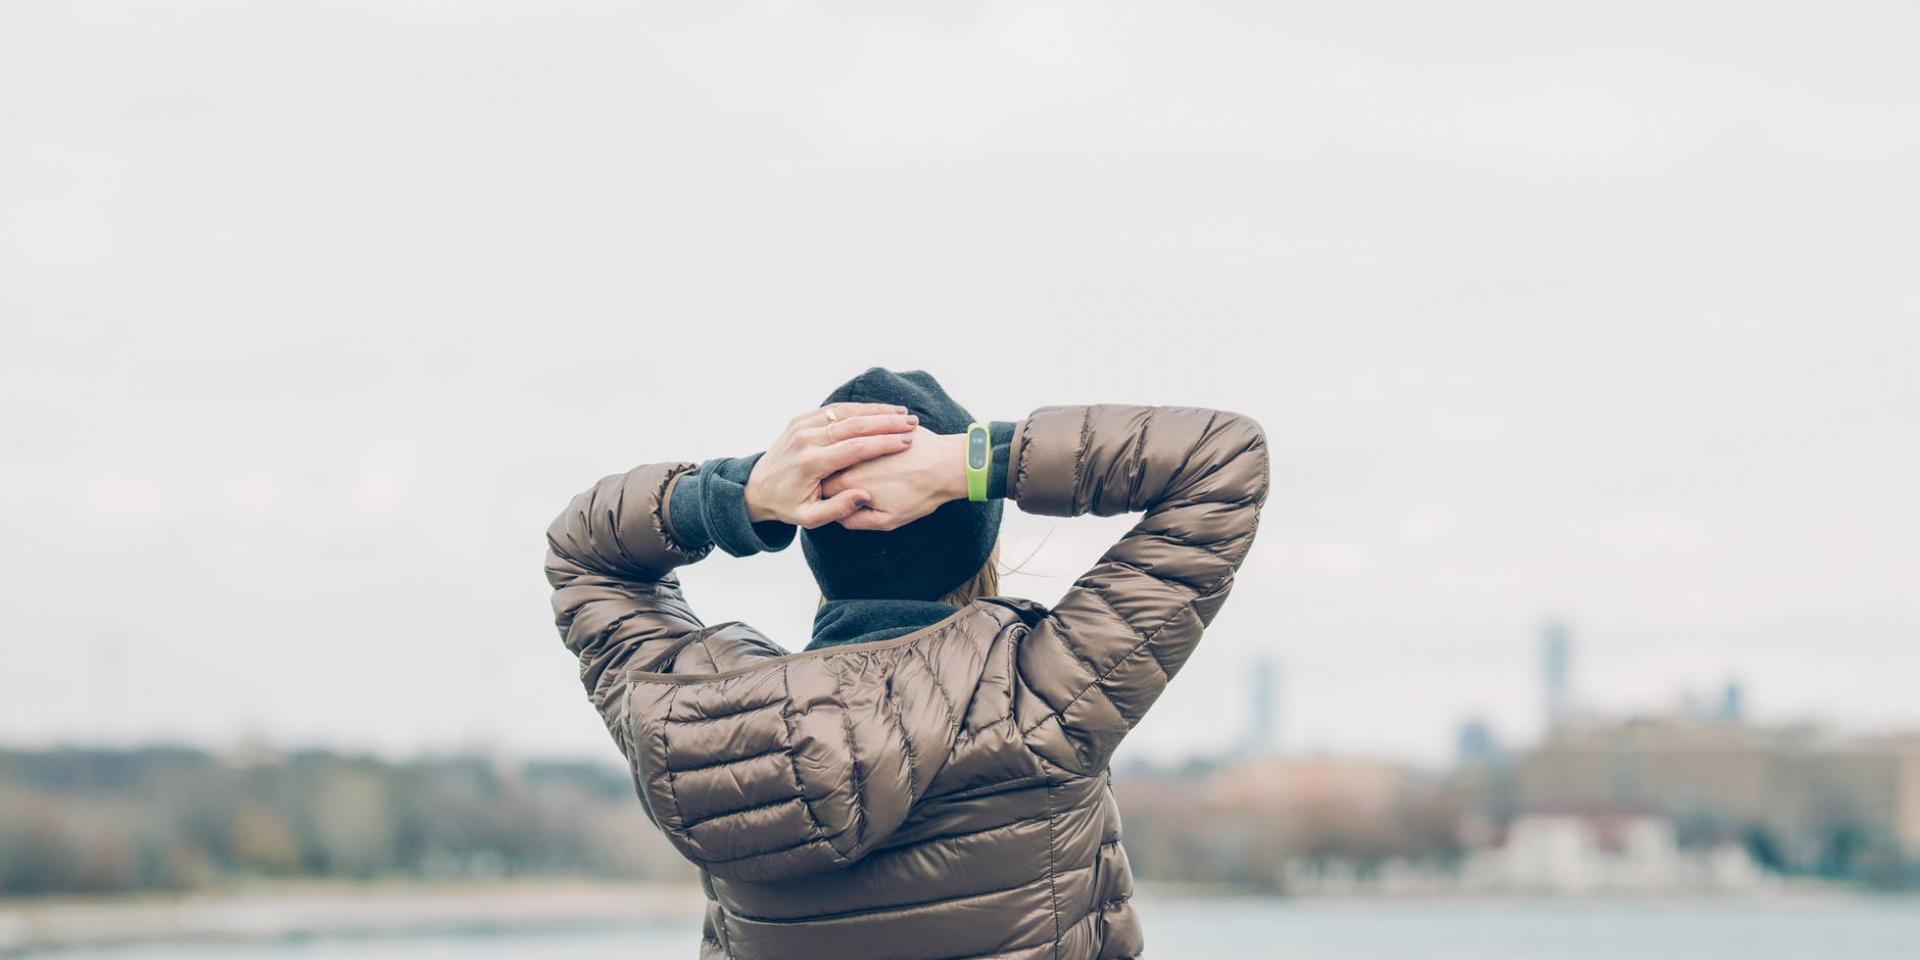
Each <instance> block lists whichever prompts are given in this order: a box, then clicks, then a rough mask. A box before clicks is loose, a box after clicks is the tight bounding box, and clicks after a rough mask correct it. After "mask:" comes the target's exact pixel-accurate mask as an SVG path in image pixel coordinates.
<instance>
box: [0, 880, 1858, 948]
mask: <svg viewBox="0 0 1920 960" xmlns="http://www.w3.org/2000/svg"><path fill="white" fill-rule="evenodd" d="M1143 892H1145V893H1147V894H1148V895H1149V896H1157V897H1165V898H1169V899H1191V900H1212V899H1221V900H1259V899H1268V898H1269V895H1264V894H1259V893H1255V892H1250V891H1247V890H1245V889H1235V888H1227V887H1216V886H1189V885H1177V884H1176V885H1167V884H1148V885H1146V889H1145V891H1143ZM1783 896H1785V897H1792V898H1794V899H1810V898H1832V899H1853V898H1860V899H1872V897H1871V896H1870V895H1867V894H1860V893H1858V892H1854V891H1849V890H1845V889H1838V888H1834V887H1830V886H1824V885H1822V886H1804V887H1800V886H1796V887H1792V888H1784V889H1781V890H1777V891H1774V892H1772V893H1770V894H1767V895H1763V896H1757V897H1753V896H1737V895H1736V896H1714V895H1701V896H1696V897H1684V898H1679V899H1703V900H1713V899H1722V900H1743V899H1749V900H1751V899H1758V900H1766V899H1778V898H1780V897H1783ZM1271 898H1272V899H1274V900H1275V901H1276V903H1278V902H1288V901H1292V902H1298V901H1300V900H1302V899H1306V900H1314V901H1345V902H1351V903H1363V902H1365V901H1368V900H1377V899H1415V900H1424V899H1431V900H1438V901H1446V900H1462V901H1477V900H1527V899H1547V900H1566V899H1577V898H1565V897H1544V898H1528V897H1486V896H1471V895H1469V896H1447V895H1438V896H1410V897H1394V896H1388V897H1378V896H1312V897H1307V898H1298V897H1291V898H1290V897H1280V896H1277V895H1275V896H1272V897H1271ZM1596 899H1614V900H1619V899H1634V898H1631V897H1611V898H1606V897H1603V898H1596ZM704 902H705V901H704V899H703V895H702V894H701V892H700V888H699V886H698V884H695V883H693V882H682V883H660V882H650V883H631V882H620V881H595V880H578V879H558V878H556V879H536V880H515V881H502V882H490V883H469V882H418V881H400V880H395V881H374V882H367V883H341V882H328V881H313V882H301V881H289V882H274V883H265V884H259V885H247V886H241V887H235V888H232V889H223V890H213V891H206V892H195V893H186V894H137V895H114V896H106V897H50V898H46V899H30V900H19V899H16V900H11V901H4V902H0V957H20V956H25V955H34V954H38V953H40V952H42V951H53V950H62V949H73V948H82V947H93V948H99V947H117V946H139V945H149V944H156V943H174V942H221V941H273V940H287V939H297V938H321V937H324V938H344V937H383V936H418V935H423V934H477V933H502V932H527V931H540V930H556V929H574V930H581V929H596V928H600V929H619V928H626V927H643V926H650V925H657V924H685V925H687V927H688V929H689V931H691V930H692V929H693V927H695V926H697V925H698V923H699V922H700V917H701V913H702V909H703V904H704Z"/></svg>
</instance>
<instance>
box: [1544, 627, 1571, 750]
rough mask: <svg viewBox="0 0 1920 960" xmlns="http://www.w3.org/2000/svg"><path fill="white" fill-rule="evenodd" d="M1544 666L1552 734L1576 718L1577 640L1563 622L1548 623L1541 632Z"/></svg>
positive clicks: (1547, 720) (1548, 717) (1549, 726)
mask: <svg viewBox="0 0 1920 960" xmlns="http://www.w3.org/2000/svg"><path fill="white" fill-rule="evenodd" d="M1540 666H1541V668H1542V675H1543V676H1542V679H1543V680H1544V681H1545V691H1546V712H1547V713H1546V725H1547V730H1548V732H1552V731H1554V730H1557V729H1559V728H1560V727H1563V726H1565V725H1566V723H1567V721H1568V720H1570V719H1572V717H1573V690H1572V680H1573V678H1572V674H1573V637H1572V634H1571V633H1570V632H1569V631H1568V629H1567V625H1566V624H1565V623H1563V622H1561V621H1559V620H1549V621H1547V625H1546V627H1545V628H1544V629H1543V630H1542V631H1541V634H1540Z"/></svg>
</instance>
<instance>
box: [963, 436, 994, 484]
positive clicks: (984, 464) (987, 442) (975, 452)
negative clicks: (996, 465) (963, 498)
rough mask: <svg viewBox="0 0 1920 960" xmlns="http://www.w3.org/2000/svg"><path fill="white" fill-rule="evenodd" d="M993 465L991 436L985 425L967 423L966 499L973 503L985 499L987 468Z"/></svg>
mask: <svg viewBox="0 0 1920 960" xmlns="http://www.w3.org/2000/svg"><path fill="white" fill-rule="evenodd" d="M991 466H993V436H992V431H990V430H988V429H987V425H986V424H984V423H980V422H979V421H975V422H973V423H969V424H967V499H968V500H971V501H973V502H974V503H985V502H986V500H987V468H988V467H991Z"/></svg>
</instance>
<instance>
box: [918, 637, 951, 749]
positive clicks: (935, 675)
mask: <svg viewBox="0 0 1920 960" xmlns="http://www.w3.org/2000/svg"><path fill="white" fill-rule="evenodd" d="M907 655H908V656H909V657H919V658H920V662H921V663H923V664H926V667H927V679H928V680H930V681H931V682H932V683H933V691H934V692H935V693H937V694H939V695H940V702H941V703H943V704H945V705H946V708H947V740H948V741H952V740H953V739H954V738H956V737H958V736H959V735H960V714H959V712H958V711H956V710H954V709H953V698H952V697H949V696H947V688H946V687H943V686H941V685H940V671H938V670H935V669H934V668H933V661H932V660H929V659H927V655H926V654H924V653H922V652H920V648H919V647H917V646H910V647H908V648H907Z"/></svg>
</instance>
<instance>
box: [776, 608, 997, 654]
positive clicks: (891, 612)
mask: <svg viewBox="0 0 1920 960" xmlns="http://www.w3.org/2000/svg"><path fill="white" fill-rule="evenodd" d="M958 609H960V608H959V607H956V606H953V605H952V604H947V603H939V602H937V601H933V600H828V601H827V602H826V603H823V604H821V605H820V609H819V610H816V611H814V614H813V642H812V643H809V644H807V649H808V650H818V649H820V648H821V647H836V646H839V645H840V644H843V643H869V642H872V641H875V640H892V639H893V638H895V637H904V636H906V635H907V634H909V633H912V632H913V631H915V630H918V629H920V628H922V627H930V626H933V625H934V624H936V623H939V622H940V621H942V620H945V619H946V618H948V617H951V616H953V613H954V611H956V610H958Z"/></svg>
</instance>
